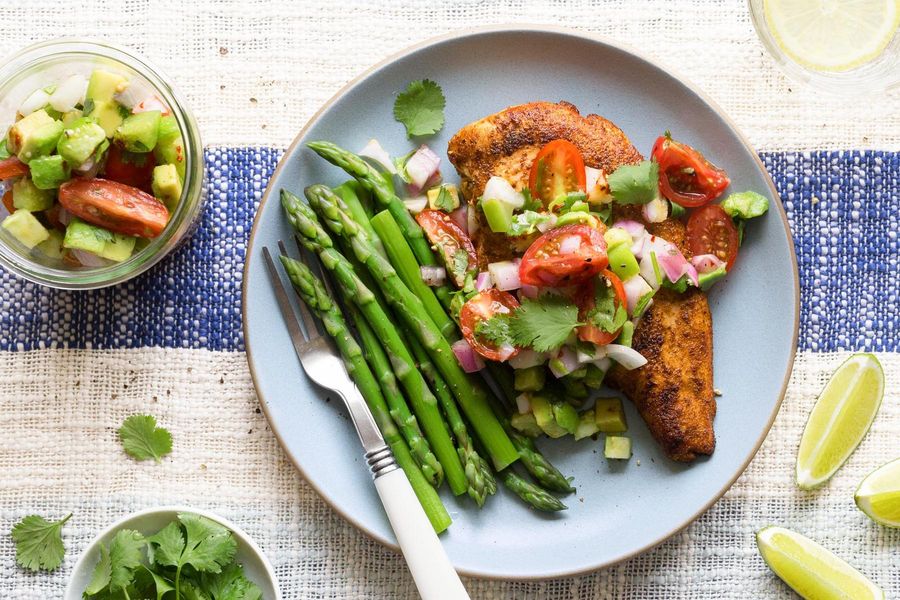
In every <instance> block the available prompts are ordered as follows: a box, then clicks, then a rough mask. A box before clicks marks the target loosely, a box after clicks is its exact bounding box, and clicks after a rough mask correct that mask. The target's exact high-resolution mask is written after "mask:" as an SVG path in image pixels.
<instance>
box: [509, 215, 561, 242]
mask: <svg viewBox="0 0 900 600" xmlns="http://www.w3.org/2000/svg"><path fill="white" fill-rule="evenodd" d="M553 219H554V215H553V213H549V212H545V213H542V212H534V211H532V210H526V211H523V212H521V213H519V214H517V215H513V220H512V223H510V225H509V228H508V229H507V230H506V235H508V236H510V237H517V236H520V235H531V234H532V233H534V232H535V231H537V230H538V228H537V226H538V225H540V224H542V223H549V222H551V221H552V220H553Z"/></svg>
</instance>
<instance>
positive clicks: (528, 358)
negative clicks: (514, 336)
mask: <svg viewBox="0 0 900 600" xmlns="http://www.w3.org/2000/svg"><path fill="white" fill-rule="evenodd" d="M545 362H547V355H546V354H544V353H543V352H535V351H534V350H532V349H531V348H522V349H520V350H519V353H518V354H516V355H515V356H513V357H512V358H511V359H509V366H511V367H512V368H513V369H527V368H528V367H536V366H538V365H542V364H544V363H545Z"/></svg>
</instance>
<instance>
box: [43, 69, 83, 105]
mask: <svg viewBox="0 0 900 600" xmlns="http://www.w3.org/2000/svg"><path fill="white" fill-rule="evenodd" d="M87 85H88V82H87V80H86V79H85V78H84V77H83V76H81V75H72V76H71V77H69V78H68V79H66V80H65V81H63V82H62V83H61V84H59V85H58V86H57V87H56V89H55V90H54V91H53V93H52V94H50V99H49V100H48V103H49V104H50V106H51V107H52V108H53V110H56V111H59V112H61V113H64V112H68V111H70V110H72V109H73V108H75V105H76V104H81V103H82V102H84V95H85V93H86V92H87Z"/></svg>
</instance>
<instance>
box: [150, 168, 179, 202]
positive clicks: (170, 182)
mask: <svg viewBox="0 0 900 600" xmlns="http://www.w3.org/2000/svg"><path fill="white" fill-rule="evenodd" d="M152 187H153V195H154V196H156V197H157V198H159V199H160V200H162V201H163V202H164V203H165V205H166V206H167V207H168V208H169V210H170V211H172V210H174V209H175V207H176V206H178V201H179V200H181V190H182V185H181V179H180V178H179V177H178V169H176V168H175V165H158V166H156V167H154V168H153V183H152Z"/></svg>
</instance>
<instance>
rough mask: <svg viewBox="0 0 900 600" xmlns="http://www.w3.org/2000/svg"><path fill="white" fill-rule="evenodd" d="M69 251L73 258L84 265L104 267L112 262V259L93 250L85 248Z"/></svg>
mask: <svg viewBox="0 0 900 600" xmlns="http://www.w3.org/2000/svg"><path fill="white" fill-rule="evenodd" d="M71 252H72V256H73V257H74V258H75V260H77V261H78V262H79V263H81V265H82V266H85V267H91V268H96V267H105V266H107V265H111V264H113V263H114V261H111V260H107V259H105V258H102V257H100V256H97V255H96V254H94V253H93V252H88V251H87V250H71Z"/></svg>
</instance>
